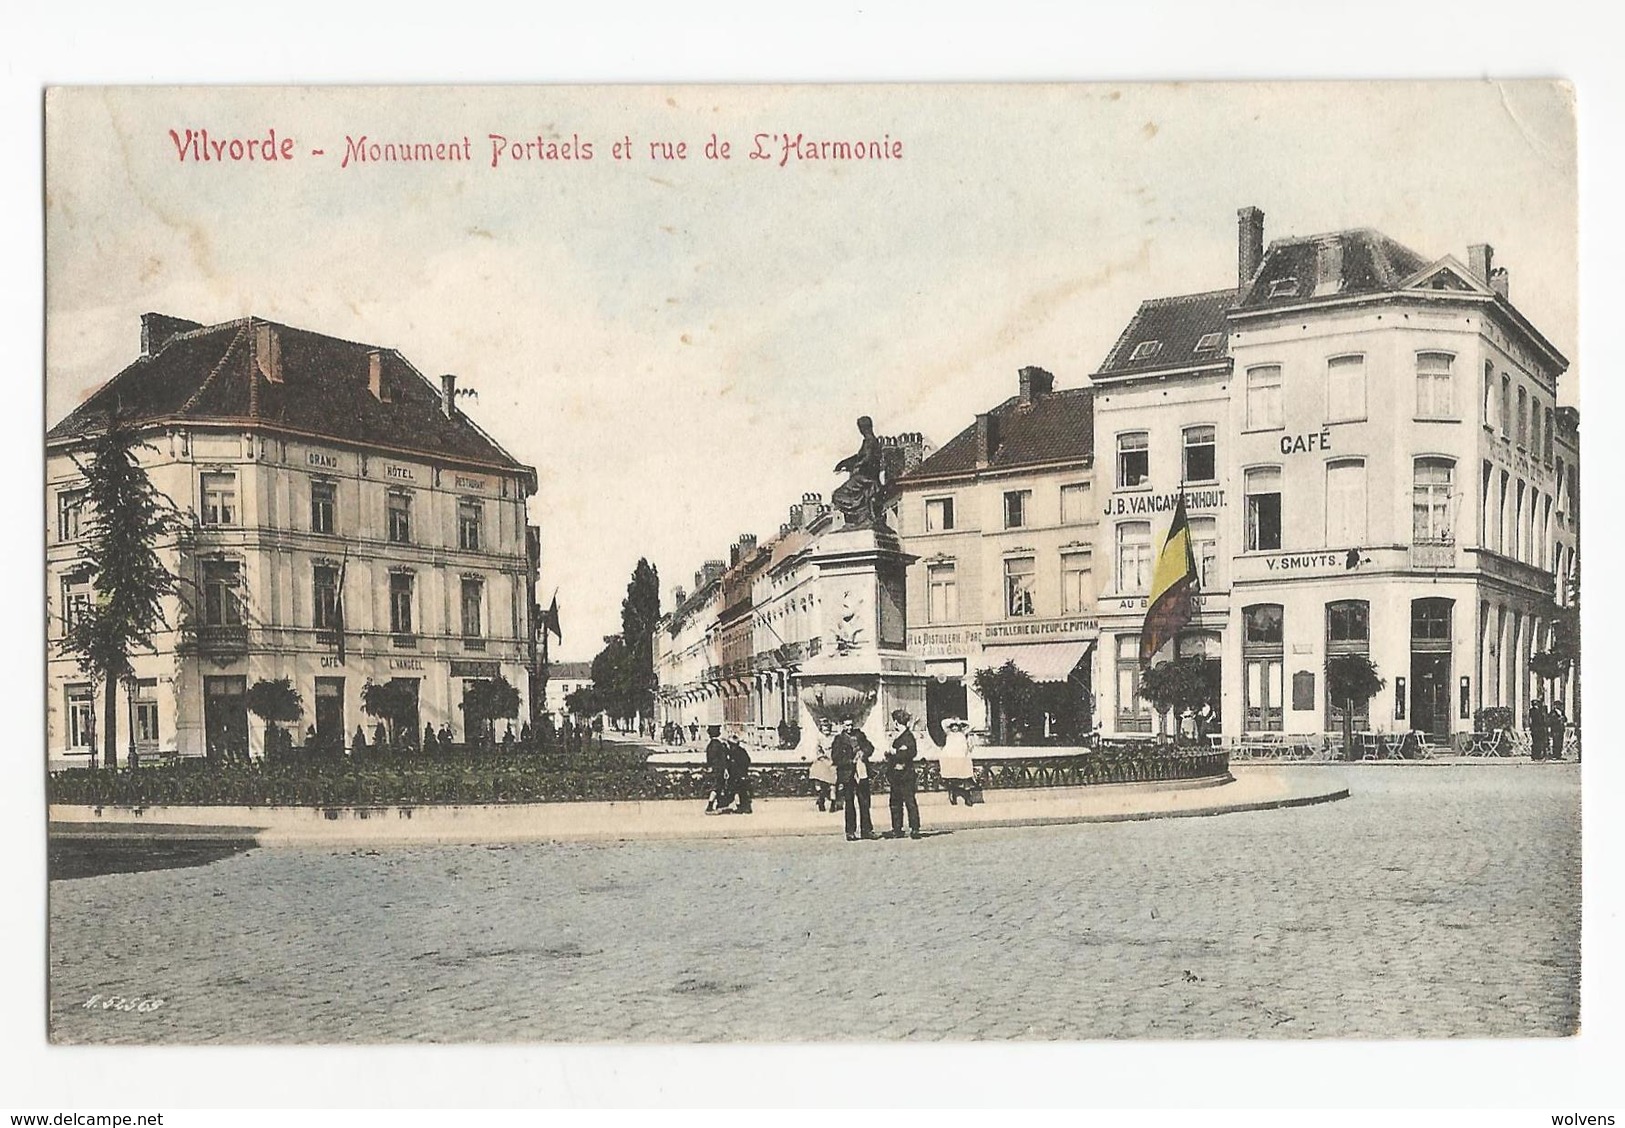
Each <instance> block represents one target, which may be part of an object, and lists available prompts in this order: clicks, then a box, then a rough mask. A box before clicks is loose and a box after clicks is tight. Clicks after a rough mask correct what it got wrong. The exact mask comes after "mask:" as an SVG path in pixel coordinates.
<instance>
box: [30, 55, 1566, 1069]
mask: <svg viewBox="0 0 1625 1128" xmlns="http://www.w3.org/2000/svg"><path fill="white" fill-rule="evenodd" d="M45 144H46V200H45V217H46V257H47V263H46V265H47V273H46V289H47V326H46V341H47V373H46V418H45V426H46V428H47V429H46V433H45V438H44V444H45V493H44V497H43V499H42V500H43V505H44V515H43V521H44V528H45V537H44V539H45V545H44V553H45V585H46V590H45V592H44V598H45V603H46V607H47V615H46V637H45V638H44V639H43V640H41V642H42V646H43V650H44V666H45V671H46V700H45V710H44V713H45V717H44V731H45V749H44V765H43V770H44V772H45V773H46V783H45V791H46V798H47V802H48V805H49V811H48V817H49V824H48V825H49V861H50V874H49V883H48V884H49V890H48V897H49V933H50V935H49V1035H50V1037H51V1039H53V1040H54V1041H56V1042H59V1043H73V1044H81V1043H124V1044H128V1043H170V1044H201V1043H235V1044H241V1043H289V1042H298V1043H357V1042H441V1043H463V1042H482V1043H484V1042H594V1043H603V1042H611V1043H628V1042H632V1043H636V1042H735V1041H766V1042H850V1041H862V1042H873V1041H909V1042H914V1041H981V1040H1064V1041H1080V1040H1097V1039H1164V1040H1167V1039H1319V1038H1370V1039H1417V1038H1427V1039H1432V1038H1486V1037H1520V1038H1529V1037H1546V1036H1568V1035H1573V1034H1575V1033H1576V1032H1577V1030H1578V1029H1579V1025H1580V1022H1581V1013H1580V986H1579V985H1580V977H1581V966H1580V770H1579V762H1580V759H1581V753H1582V740H1581V728H1582V726H1581V716H1580V714H1581V696H1582V695H1581V674H1580V664H1581V647H1580V632H1579V598H1580V529H1579V513H1580V509H1579V494H1578V485H1579V456H1580V412H1579V402H1580V400H1579V380H1580V371H1579V367H1578V365H1577V362H1576V356H1577V349H1578V338H1577V328H1576V307H1577V288H1578V275H1577V267H1576V259H1577V248H1578V233H1577V210H1576V196H1577V187H1576V133H1575V117H1574V96H1573V92H1572V90H1571V89H1570V88H1569V87H1567V86H1566V85H1564V84H1562V83H1558V82H1547V81H1518V82H1495V83H1492V82H1369V83H1300V84H1285V83H1282V84H1246V83H1233V84H1209V85H1203V84H1163V85H1159V84H1140V85H1135V84H1126V85H1002V86H1001V85H989V86H974V85H972V86H930V85H913V86H910V85H893V86H861V85H859V86H827V87H826V86H780V87H725V86H672V87H643V86H619V87H570V88H566V87H469V88H461V87H435V88H412V87H400V88H365V87H350V88H319V87H317V88H286V89H275V88H166V87H150V88H132V87H63V88H56V89H51V90H49V91H48V92H47V95H46V98H45Z"/></svg>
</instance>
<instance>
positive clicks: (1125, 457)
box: [1117, 431, 1151, 490]
mask: <svg viewBox="0 0 1625 1128" xmlns="http://www.w3.org/2000/svg"><path fill="white" fill-rule="evenodd" d="M1150 477H1151V438H1150V436H1149V435H1148V434H1146V432H1144V431H1133V432H1131V433H1129V434H1126V435H1118V436H1117V488H1118V489H1120V490H1131V489H1135V488H1136V487H1138V486H1142V485H1144V484H1145V483H1146V481H1147V480H1148V479H1149V478H1150Z"/></svg>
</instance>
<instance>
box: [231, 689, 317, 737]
mask: <svg viewBox="0 0 1625 1128" xmlns="http://www.w3.org/2000/svg"><path fill="white" fill-rule="evenodd" d="M243 700H244V702H245V703H246V704H247V706H248V711H249V712H250V713H253V714H254V715H255V716H256V717H258V718H259V719H260V720H262V721H264V722H265V727H266V730H267V733H266V735H267V739H266V744H267V745H269V744H272V743H273V742H275V741H279V740H280V739H281V736H282V730H281V728H280V727H279V726H280V725H281V724H282V723H283V722H287V723H289V724H292V723H293V722H295V721H297V720H298V719H299V718H300V717H302V716H304V715H305V703H304V701H302V700H301V699H300V697H299V691H298V690H297V689H295V688H293V682H292V681H291V680H289V679H288V678H276V679H275V680H272V681H267V680H265V679H263V678H262V679H260V680H259V681H257V682H255V683H254V684H253V685H251V686H249V687H248V693H247V695H246V696H245V697H244V699H243ZM273 733H274V734H275V736H272V735H271V734H273Z"/></svg>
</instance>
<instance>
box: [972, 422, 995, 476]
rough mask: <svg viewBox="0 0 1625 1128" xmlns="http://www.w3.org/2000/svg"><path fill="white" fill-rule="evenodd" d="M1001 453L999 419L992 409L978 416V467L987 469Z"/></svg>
mask: <svg viewBox="0 0 1625 1128" xmlns="http://www.w3.org/2000/svg"><path fill="white" fill-rule="evenodd" d="M998 453H999V419H998V416H996V415H994V414H993V413H992V412H991V411H984V412H982V413H981V414H980V415H978V416H977V417H976V468H977V469H978V470H985V469H987V467H988V464H989V463H991V462H992V461H993V456H994V455H996V454H998Z"/></svg>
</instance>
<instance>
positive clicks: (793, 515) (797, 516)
mask: <svg viewBox="0 0 1625 1128" xmlns="http://www.w3.org/2000/svg"><path fill="white" fill-rule="evenodd" d="M806 520H807V519H806V511H805V510H803V509H802V507H801V506H799V505H792V506H791V507H790V527H791V528H792V529H799V528H801V527H802V525H804V524H805V523H806Z"/></svg>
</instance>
